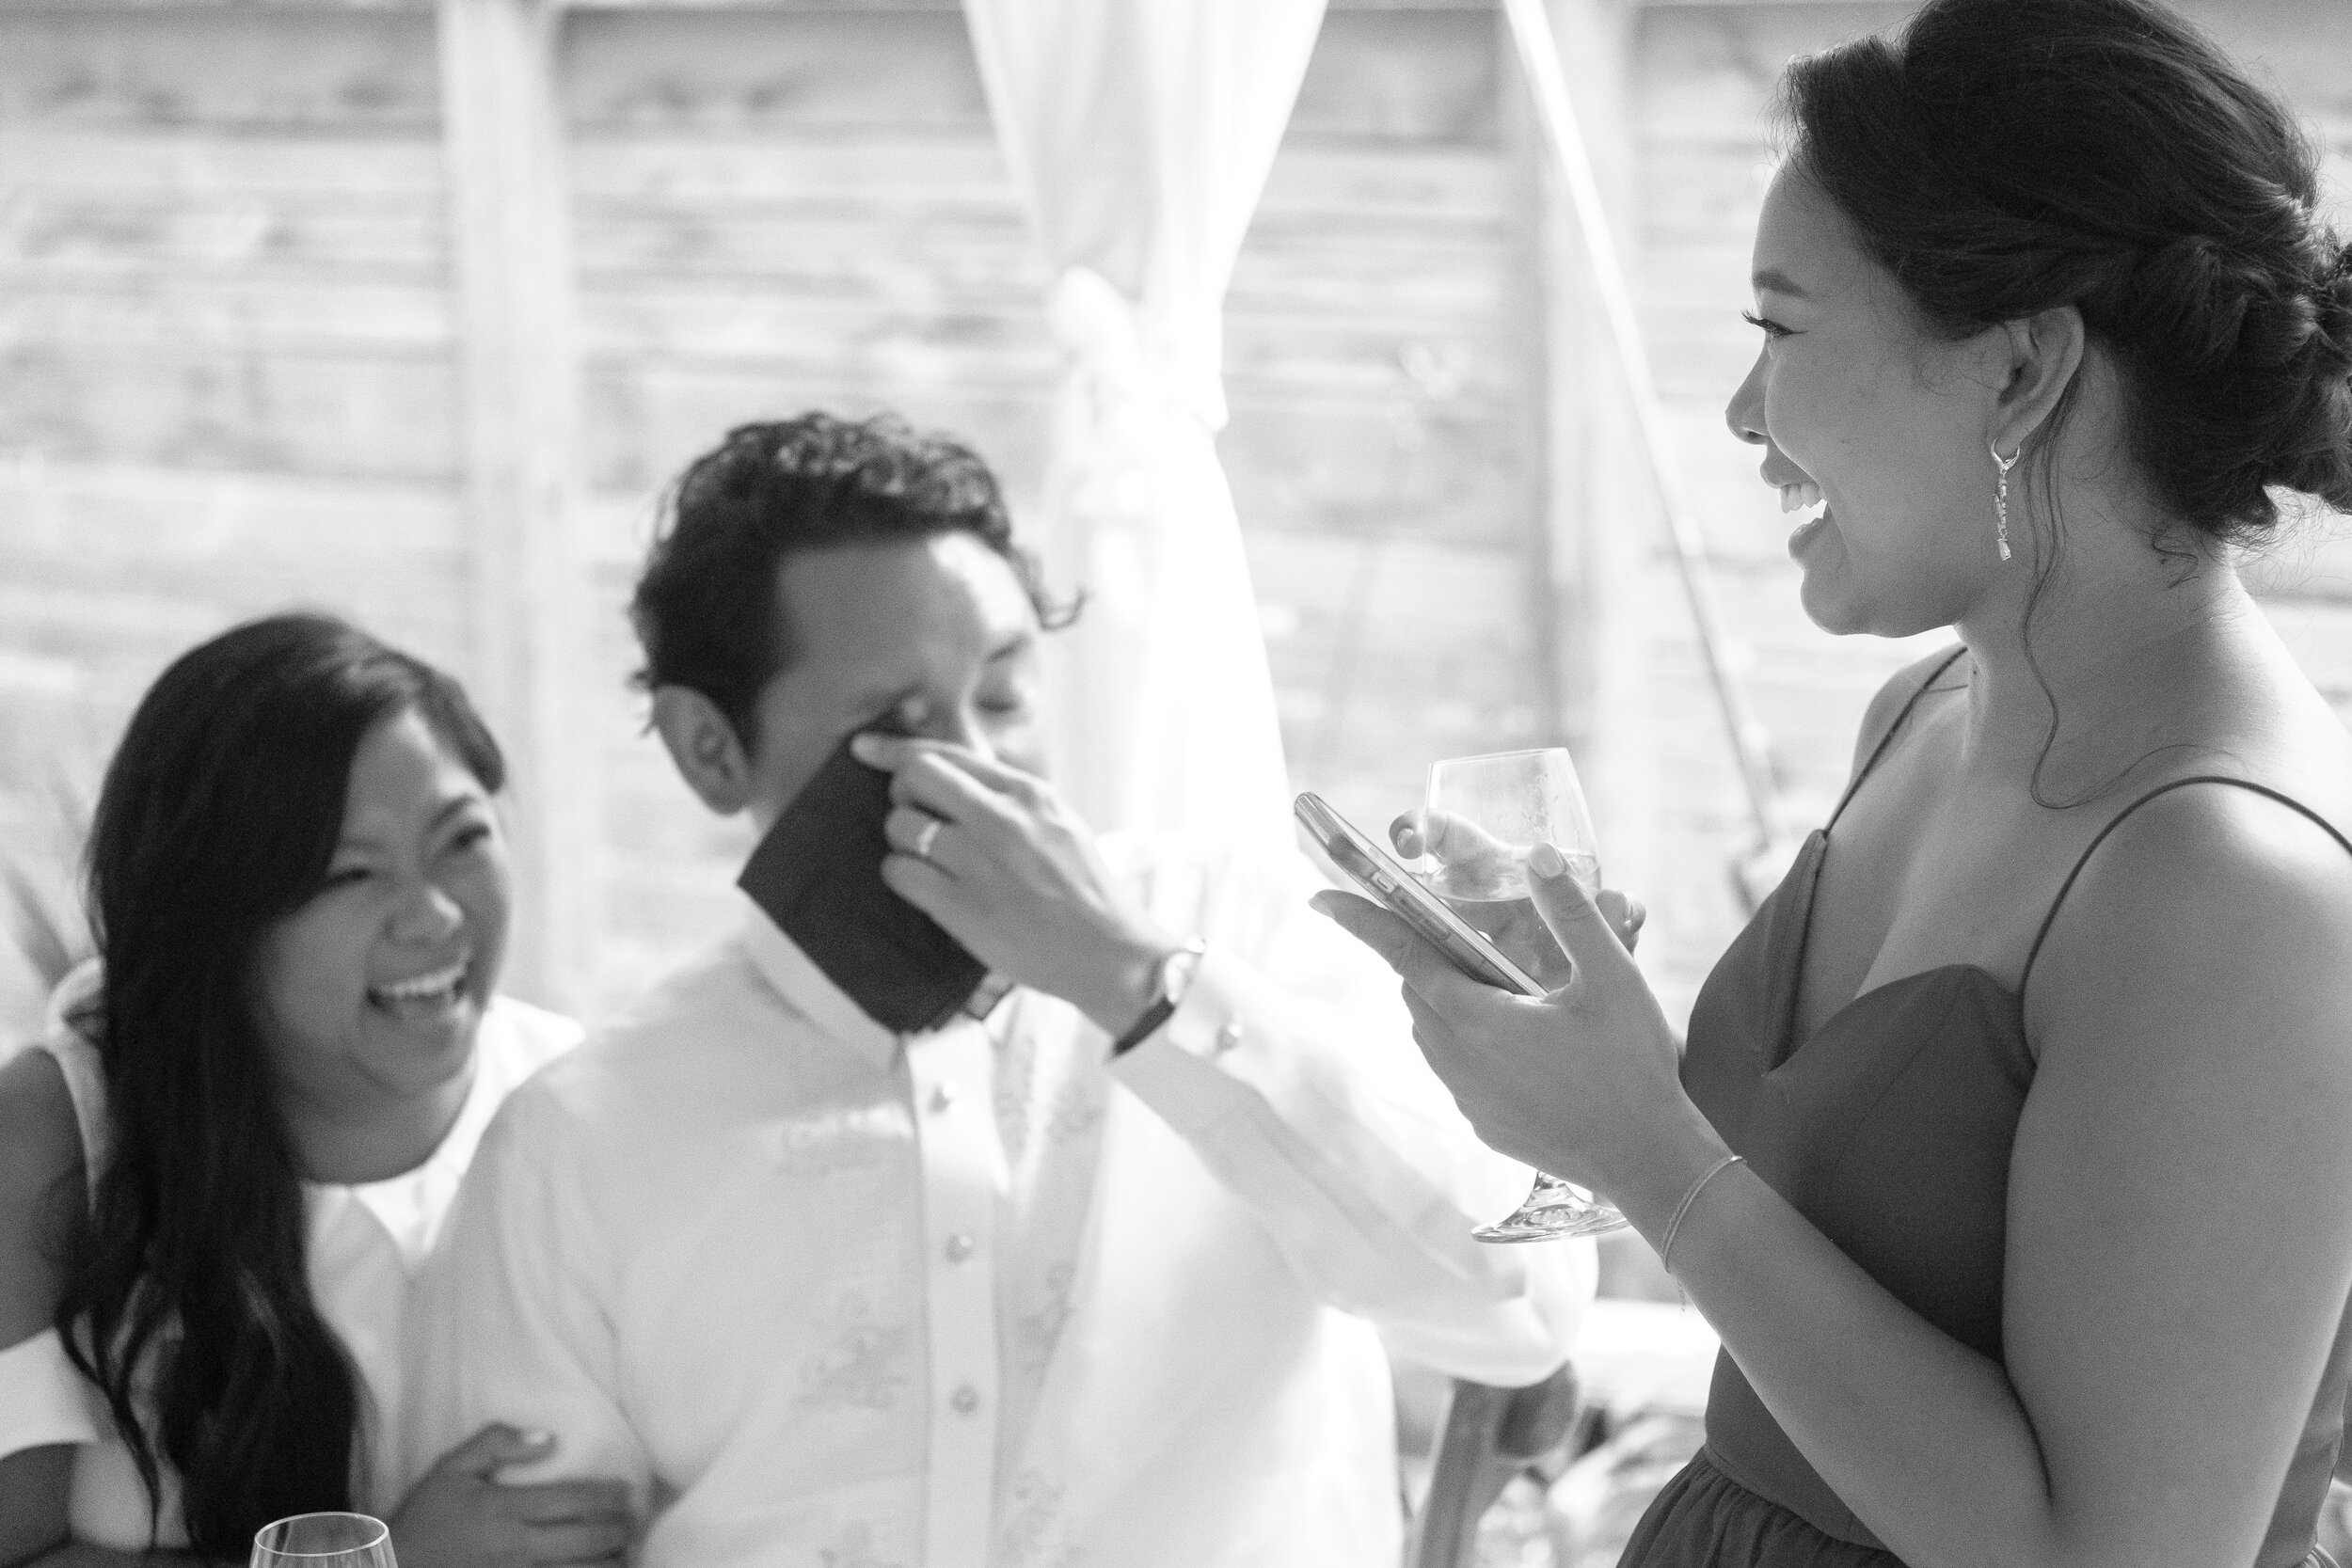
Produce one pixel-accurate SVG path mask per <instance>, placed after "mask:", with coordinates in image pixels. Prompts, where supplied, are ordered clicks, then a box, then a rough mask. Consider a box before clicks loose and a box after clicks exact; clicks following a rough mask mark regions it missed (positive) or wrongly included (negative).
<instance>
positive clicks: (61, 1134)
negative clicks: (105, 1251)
mask: <svg viewBox="0 0 2352 1568" xmlns="http://www.w3.org/2000/svg"><path fill="white" fill-rule="evenodd" d="M81 1173H82V1138H81V1132H80V1131H79V1129H78V1128H77V1126H76V1125H75V1122H74V1119H73V1099H72V1095H71V1094H69V1093H68V1092H67V1090H66V1086H65V1074H64V1073H63V1072H62V1071H61V1070H60V1069H58V1067H57V1063H56V1058H55V1057H53V1056H51V1055H50V1054H49V1053H48V1052H46V1051H37V1050H26V1051H21V1052H19V1053H17V1054H16V1055H14V1056H12V1057H10V1058H9V1059H8V1062H7V1063H6V1064H4V1065H0V1346H5V1345H11V1344H14V1343H16V1342H17V1341H18V1340H20V1339H23V1338H26V1337H27V1336H29V1335H32V1334H37V1333H39V1332H40V1330H41V1329H42V1328H44V1327H46V1326H48V1323H49V1318H50V1315H51V1313H52V1312H54V1311H55V1310H56V1291H57V1282H56V1281H57V1275H56V1251H57V1244H58V1243H59V1242H60V1241H61V1240H62V1234H61V1230H60V1227H61V1225H63V1224H64V1223H67V1222H70V1221H71V1220H72V1217H73V1215H74V1213H75V1212H77V1211H76V1208H75V1204H76V1202H77V1200H78V1199H79V1198H80V1196H81V1192H82V1182H81Z"/></svg>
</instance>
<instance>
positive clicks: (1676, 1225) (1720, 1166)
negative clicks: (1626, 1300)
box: [1658, 1154, 1747, 1274]
mask: <svg viewBox="0 0 2352 1568" xmlns="http://www.w3.org/2000/svg"><path fill="white" fill-rule="evenodd" d="M1740 1164H1747V1156H1746V1155H1744V1154H1726V1155H1724V1157H1723V1158H1722V1159H1720V1160H1718V1161H1716V1162H1715V1163H1714V1164H1712V1165H1709V1166H1708V1169H1707V1174H1706V1175H1705V1176H1702V1177H1700V1178H1699V1179H1698V1180H1696V1181H1693V1182H1692V1183H1691V1190H1690V1191H1689V1192H1687V1193H1685V1194H1683V1195H1682V1202H1681V1203H1680V1204H1679V1205H1678V1206H1677V1208H1676V1210H1675V1217H1674V1218H1673V1219H1670V1220H1668V1221H1667V1222H1666V1241H1665V1244H1664V1245H1662V1246H1661V1247H1660V1248H1659V1249H1658V1261H1659V1264H1660V1266H1661V1267H1662V1268H1664V1269H1665V1270H1666V1272H1667V1273H1669V1274H1672V1273H1673V1272H1674V1265H1673V1264H1672V1263H1670V1262H1668V1261H1667V1260H1666V1259H1668V1258H1669V1257H1671V1256H1672V1255H1673V1253H1674V1249H1675V1232H1676V1231H1677V1230H1679V1229H1681V1228H1682V1216H1683V1215H1685V1214H1687V1213H1689V1212H1691V1205H1692V1204H1693V1203H1695V1202H1697V1201H1698V1196H1699V1194H1700V1192H1701V1191H1702V1190H1704V1189H1705V1188H1706V1186H1707V1184H1708V1182H1709V1181H1712V1180H1715V1178H1717V1177H1719V1176H1721V1175H1723V1173H1724V1172H1725V1171H1727V1170H1729V1169H1730V1168H1731V1167H1732V1166H1734V1165H1740Z"/></svg>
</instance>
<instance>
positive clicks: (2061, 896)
mask: <svg viewBox="0 0 2352 1568" xmlns="http://www.w3.org/2000/svg"><path fill="white" fill-rule="evenodd" d="M2190 784H2233V785H2235V786H2236V787H2237V788H2239V789H2250V790H2252V791H2253V792H2254V793H2255V794H2257V795H2266V796H2268V797H2269V798H2270V799H2271V800H2276V801H2278V802H2279V803H2280V805H2282V806H2284V807H2286V808H2287V809H2288V810H2289V811H2296V812H2300V813H2302V814H2303V815H2304V816H2308V817H2310V818H2311V819H2312V821H2313V822H2315V823H2317V824H2318V825H2319V827H2320V831H2321V832H2325V833H2326V834H2327V835H2328V837H2329V838H2332V839H2334V840H2335V841H2336V842H2337V843H2338V844H2340V845H2342V846H2344V853H2345V854H2347V855H2352V839H2348V838H2346V837H2344V831H2343V830H2342V829H2340V828H2338V827H2337V826H2336V825H2335V824H2334V823H2332V822H2330V821H2328V819H2327V818H2326V817H2324V816H2320V815H2319V813H2317V812H2315V811H2313V810H2312V808H2311V807H2309V806H2307V805H2305V804H2304V803H2303V802H2302V801H2300V800H2296V799H2295V797H2293V796H2292V795H2282V794H2280V792H2279V791H2278V790H2275V789H2273V788H2271V787H2270V786H2269V785H2268V784H2256V783H2255V782H2254V781H2253V780H2251V779H2235V778H2232V777H2230V776H2229V775H2228V774H2226V773H2198V774H2194V775H2192V776H2190V777H2188V778H2185V779H2174V780H2172V781H2171V782H2170V783H2169V784H2158V785H2156V787H2155V788H2153V789H2152V790H2150V791H2148V793H2146V794H2145V795H2142V796H2141V797H2140V798H2139V799H2138V800H2134V801H2133V802H2132V803H2131V804H2130V805H2128V806H2125V807H2124V808H2123V809H2122V811H2119V812H2117V813H2116V814H2115V815H2114V816H2112V817H2110V818H2109V819H2108V821H2107V825H2106V827H2104V828H2102V829H2100V830H2099V832H2098V835H2097V836H2096V837H2094V838H2092V839H2091V841H2090V847H2087V848H2085V849H2084V850H2083V852H2082V854H2081V856H2080V857H2079V858H2078V859H2076V861H2075V862H2074V869H2073V870H2072V871H2069V872H2068V873H2067V874H2066V880H2064V881H2063V882H2060V883H2059V884H2058V896H2057V897H2056V898H2053V899H2051V900H2050V912H2049V913H2047V914H2045V915H2043V916H2042V929H2040V930H2039V931H2036V932H2035V933H2034V937H2033V946H2032V947H2030V948H2028V949H2027V950H2026V967H2025V970H2024V972H2023V973H2022V974H2019V975H2018V976H2017V1001H2018V1006H2020V1007H2022V1006H2024V1005H2025V1000H2026V981H2028V980H2030V979H2032V978H2033V961H2034V959H2036V958H2040V957H2041V956H2042V942H2045V941H2047V940H2048V938H2049V935H2050V927H2052V926H2053V925H2055V924H2056V923H2057V921H2058V909H2059V907H2060V906H2061V905H2063V904H2064V903H2065V902H2066V895H2068V894H2070V893H2072V892H2074V879H2075V878H2077V877H2080V876H2081V875H2082V874H2083V867H2084V866H2086V865H2089V864H2090V857H2091V856H2092V855H2094V854H2096V853H2097V852H2098V849H2099V846H2100V845H2102V844H2105V843H2106V841H2107V834H2109V833H2111V832H2115V830H2116V829H2118V828H2120V827H2122V825H2123V819H2124V818H2125V817H2127V816H2131V815H2132V813H2134V812H2136V811H2137V810H2138V809H2139V808H2140V807H2142V806H2144V805H2146V804H2147V803H2148V802H2149V801H2151V800H2154V799H2155V798H2156V797H2157V796H2159V795H2169V794H2170V793H2171V792H2172V791H2173V790H2176V789H2185V788H2187V787H2188V786H2189V785H2190Z"/></svg>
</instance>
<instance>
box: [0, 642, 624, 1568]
mask: <svg viewBox="0 0 2352 1568" xmlns="http://www.w3.org/2000/svg"><path fill="white" fill-rule="evenodd" d="M502 778H503V765H502V763H501V759H500V756H499V751H498V747H497V745H496V743H495V742H494V741H493V740H492V739H491V737H490V735H489V732H488V731H487V730H485V728H484V727H483V725H482V721H480V720H479V719H478V718H477V717H476V716H475V714H474V711H473V709H472V707H471V706H470V705H469V704H468V702H467V700H466V696H465V693H464V692H463V691H462V690H461V689H459V688H458V686H457V685H456V683H455V682H453V681H452V680H451V679H450V678H449V677H447V676H446V675H443V674H441V673H438V672H437V671H435V670H433V669H431V668H430V667H428V666H426V665H424V664H422V663H420V662H419V661H418V660H416V659H413V658H410V657H407V656H405V655H404V654H401V653H398V652H396V651H394V650H392V649H390V648H388V647H386V646H385V645H384V644H382V643H380V642H378V641H375V640H374V639H373V638H371V637H369V636H367V635H366V634H365V633H363V632H360V631H358V630H356V629H354V628H353V627H351V626H346V625H344V624H342V622H339V621H335V620H331V619H327V618H325V617H320V616H309V615H286V616H278V617H275V618H272V619H268V620H263V621H258V622H254V623H252V624H250V625H247V626H240V627H237V628H236V629H234V630H232V631H230V632H228V633H225V634H224V635H222V636H220V637H218V638H215V639H214V640H213V641H209V642H206V643H204V644H203V645H202V646H200V647H198V648H196V649H194V650H193V651H191V652H190V653H188V654H186V655H184V656H183V657H181V658H180V659H179V660H178V661H177V662H176V663H174V664H173V665H172V666H171V668H170V669H168V670H167V671H166V672H165V673H164V674H163V676H162V677H161V678H160V679H159V680H158V681H157V682H156V683H155V686H154V688H153V689H151V690H150V691H149V692H148V694H147V696H146V698H145V700H144V701H142V702H141V703H140V705H139V707H138V710H137V712H136V713H135V715H134V717H133V718H132V721H131V724H130V727H129V729H128V731H127V732H126V733H125V735H124V736H123V739H122V743H121V746H120V749H119V751H118V752H116V754H115V757H114V761H113V763H112V765H111V766H110V767H109V768H108V769H107V773H106V780H105V784H104V788H103V792H102V794H101V797H100V800H99V803H98V812H97V817H96V822H95V825H94V828H93V831H92V837H91V842H90V846H89V892H90V901H91V910H92V914H93V917H94V919H93V924H94V926H95V928H96V931H97V935H98V938H99V945H100V950H101V953H102V955H103V957H102V959H101V960H100V961H98V962H94V963H92V964H90V965H88V966H86V968H85V969H84V970H82V971H81V972H79V973H77V974H75V975H73V976H72V977H71V978H69V979H68V980H67V982H66V983H65V985H64V986H63V987H61V988H60V990H59V992H58V994H57V996H56V1000H55V1003H54V1005H53V1007H52V1021H51V1025H50V1028H49V1031H48V1034H47V1036H46V1037H45V1038H43V1039H42V1040H40V1042H39V1048H38V1049H33V1050H28V1051H25V1052H24V1053H21V1054H19V1055H17V1056H16V1057H15V1058H13V1059H12V1060H10V1061H9V1062H8V1065H7V1067H6V1068H5V1069H0V1563H16V1562H20V1561H23V1560H27V1559H29V1558H31V1557H34V1556H36V1555H40V1554H42V1553H44V1552H48V1551H49V1550H50V1549H51V1548H53V1547H57V1546H60V1545H63V1546H64V1547H65V1548H66V1550H65V1552H64V1553H62V1554H61V1555H60V1556H59V1557H58V1558H56V1559H53V1561H58V1562H65V1561H86V1562H99V1561H103V1560H104V1559H105V1558H106V1557H107V1556H108V1555H109V1554H110V1553H116V1552H136V1551H146V1550H152V1549H187V1548H192V1549H193V1550H194V1551H196V1552H197V1553H199V1554H200V1555H201V1556H203V1557H205V1558H209V1559H213V1560H222V1559H228V1560H235V1561H239V1562H242V1561H243V1560H245V1558H246V1553H247V1551H248V1549H249V1546H250V1544H251V1541H252V1536H253V1532H254V1530H255V1529H256V1528H259V1527H260V1526H262V1525H263V1524H266V1523H268V1522H269V1521H270V1520H272V1519H274V1518H278V1517H282V1516H284V1515H287V1514H292V1513H305V1512H310V1511H316V1510H330V1509H344V1508H353V1507H357V1508H360V1509H364V1510H368V1511H372V1512H376V1513H383V1514H387V1515H389V1517H390V1518H391V1523H392V1527H393V1542H394V1545H395V1547H396V1548H397V1549H398V1551H399V1553H400V1557H401V1560H402V1563H403V1568H433V1565H435V1564H453V1565H454V1564H468V1563H474V1562H489V1561H492V1560H497V1561H501V1562H504V1563H508V1564H529V1563H534V1562H570V1561H592V1560H601V1559H606V1558H610V1557H612V1556H613V1555H614V1554H615V1553H617V1551H618V1550H619V1549H620V1547H621V1546H622V1544H623V1543H624V1540H625V1537H626V1533H627V1529H628V1521H627V1519H626V1517H625V1514H624V1510H623V1505H622V1503H621V1501H620V1495H619V1493H618V1491H617V1489H615V1488H611V1487H604V1486H599V1485H574V1486H570V1487H520V1486H512V1487H510V1486H503V1485H501V1484H499V1483H498V1481H497V1479H496V1477H497V1472H498V1469H499V1467H500V1465H501V1464H504V1463H511V1462H515V1461H518V1460H524V1459H531V1458H536V1457H540V1456H541V1455H542V1454H543V1453H544V1451H545V1443H544V1441H542V1442H538V1443H533V1442H532V1441H530V1440H528V1439H527V1438H526V1437H525V1435H524V1434H522V1433H516V1432H514V1431H512V1430H509V1429H506V1428H499V1427H493V1428H489V1429H486V1430H485V1432H483V1433H479V1434H477V1435H476V1436H475V1437H474V1439H473V1440H471V1441H469V1443H467V1444H466V1445H464V1446H463V1447H462V1448H460V1449H457V1450H455V1451H454V1452H453V1453H452V1454H451V1455H450V1456H449V1457H448V1458H446V1459H445V1460H444V1461H442V1463H441V1464H440V1465H438V1466H437V1467H436V1468H435V1469H434V1470H433V1472H432V1473H431V1474H429V1475H428V1476H426V1477H425V1478H424V1479H423V1480H422V1481H421V1482H420V1483H419V1484H418V1485H417V1487H416V1488H415V1490H414V1491H413V1492H412V1493H411V1494H409V1496H408V1497H406V1499H405V1505H404V1506H401V1507H399V1508H397V1509H395V1508H394V1506H393V1505H394V1504H395V1503H399V1502H401V1499H400V1498H399V1497H397V1496H396V1495H395V1493H394V1491H393V1488H394V1486H395V1485H396V1481H394V1479H393V1478H391V1477H390V1476H389V1474H388V1470H387V1461H388V1460H389V1457H390V1455H391V1453H392V1451H393V1448H394V1445H392V1444H391V1443H390V1442H389V1441H388V1439H387V1434H388V1433H389V1430H390V1428H391V1425H392V1422H393V1420H394V1418H395V1417H396V1414H397V1412H396V1410H395V1409H394V1408H393V1405H394V1402H396V1401H397V1399H398V1398H399V1394H400V1390H401V1387H402V1381H403V1380H402V1374H401V1369H400V1368H399V1366H398V1365H397V1361H396V1357H397V1354H398V1351H399V1347H400V1344H401V1332H400V1328H401V1318H402V1312H403V1308H404V1307H405V1300H406V1292H407V1285H408V1279H409V1276H410V1275H411V1274H412V1273H413V1272H414V1270H415V1269H416V1267H417V1265H418V1264H419V1262H420V1261H421V1259H422V1257H423V1255H424V1253H425V1251H426V1250H427V1249H428V1248H429V1247H430V1246H431V1245H432V1243H433V1241H434V1238H435V1235H436V1232H437V1229H438V1227H439V1224H440V1219H441V1216H442V1214H443V1213H444V1212H445V1211H446V1210H447V1208H448V1205H449V1202H450V1199H451V1197H452V1196H453V1193H454V1190H455V1188H456V1184H457V1180H458V1178H459V1177H460V1176H461V1175H462V1174H463V1173H464V1170H465V1167H466V1164H467V1161H468V1160H469V1158H470V1156H471V1154H472V1152H473V1147H474V1144H475V1141H476V1140H477V1139H478V1138H479V1137H480V1136H481V1134H482V1130H483V1127H484V1125H485V1122H487V1121H488V1119H489V1117H490V1114H491V1112H492V1111H494V1110H495V1109H496V1108H497V1106H498V1103H499V1101H501V1099H502V1098H503V1097H504V1096H505V1094H506V1092H507V1091H508V1090H510V1089H512V1088H513V1087H514V1086H515V1085H516V1084H517V1083H519V1082H520V1081H521V1080H522V1078H523V1077H524V1076H525V1075H527V1074H528V1073H529V1072H530V1071H531V1070H532V1069H533V1068H535V1067H536V1066H538V1065H539V1064H540V1063H541V1062H543V1061H546V1060H547V1059H548V1058H549V1057H550V1056H552V1055H554V1054H555V1053H558V1052H560V1051H562V1050H564V1049H565V1048H566V1047H568V1046H569V1045H570V1044H571V1043H572V1041H573V1039H574V1038H575V1037H576V1036H577V1033H578V1031H577V1030H576V1028H575V1027H574V1026H573V1025H571V1024H570V1023H569V1022H566V1021H564V1020H562V1019H559V1018H556V1017H554V1016H553V1015H550V1014H547V1013H542V1012H539V1011H537V1010H535V1009H533V1008H530V1007H527V1006H522V1005H520V1004H517V1003H514V1002H511V1001H507V1000H505V999H503V998H501V997H499V996H498V995H497V993H496V989H495V988H496V982H497V979H498V973H499V960H500V957H501V953H502V951H503V949H504V946H505V941H506V927H507V904H508V877H507V869H506V851H505V847H504V839H503V835H502V831H501V826H500V819H499V813H498V808H497V806H496V804H495V800H494V797H495V796H496V794H497V792H498V789H499V787H500V784H501V779H502Z"/></svg>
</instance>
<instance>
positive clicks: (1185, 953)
mask: <svg viewBox="0 0 2352 1568" xmlns="http://www.w3.org/2000/svg"><path fill="white" fill-rule="evenodd" d="M1199 968H1200V943H1199V942H1194V943H1192V944H1190V945H1188V946H1184V947H1179V948H1178V949H1177V950H1176V951H1175V952H1173V953H1170V954H1169V955H1168V957H1167V958H1165V959H1163V960H1162V961H1161V964H1160V996H1161V998H1162V999H1163V1000H1164V1001H1166V1002H1167V1003H1168V1006H1171V1007H1172V1006H1175V1005H1176V1004H1178V1003H1180V1002H1182V1001H1183V1000H1184V992H1185V991H1186V990H1189V989H1190V988H1191V986H1192V975H1193V971H1195V970H1197V969H1199Z"/></svg>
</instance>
